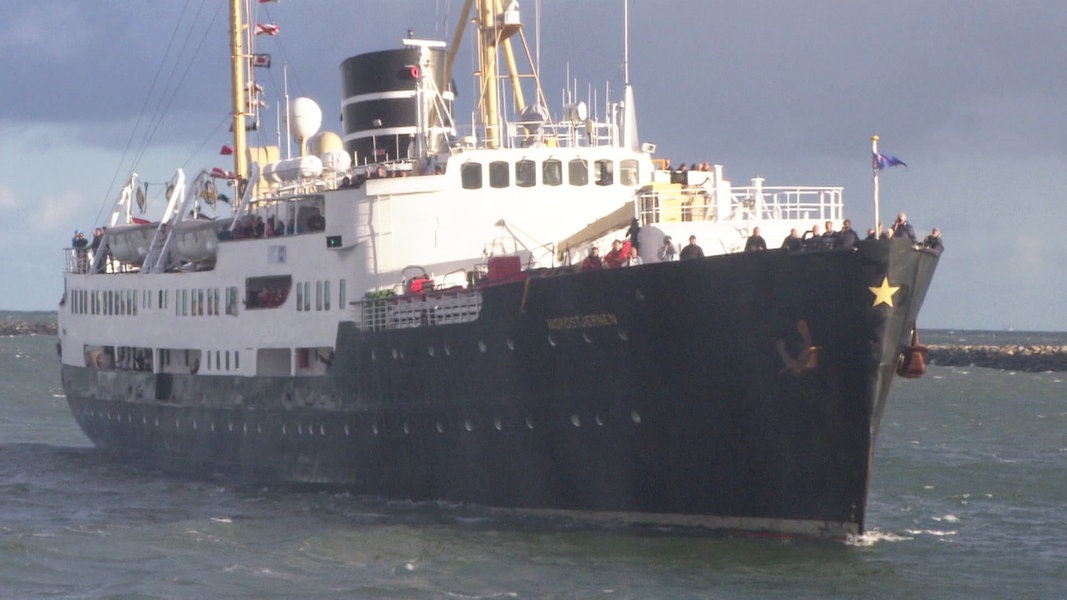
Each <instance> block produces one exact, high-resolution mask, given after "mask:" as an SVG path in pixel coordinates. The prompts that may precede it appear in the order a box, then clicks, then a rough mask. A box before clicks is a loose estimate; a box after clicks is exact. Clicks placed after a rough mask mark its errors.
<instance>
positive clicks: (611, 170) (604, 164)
mask: <svg viewBox="0 0 1067 600" xmlns="http://www.w3.org/2000/svg"><path fill="white" fill-rule="evenodd" d="M593 176H594V178H595V179H596V184H597V185H611V184H613V183H615V163H613V162H612V161H610V160H608V159H606V158H602V159H600V160H598V161H596V162H595V163H593Z"/></svg>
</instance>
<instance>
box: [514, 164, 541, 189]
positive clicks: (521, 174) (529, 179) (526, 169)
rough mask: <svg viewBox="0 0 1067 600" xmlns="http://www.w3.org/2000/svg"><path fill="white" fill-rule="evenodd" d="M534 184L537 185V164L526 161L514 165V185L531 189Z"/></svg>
mask: <svg viewBox="0 0 1067 600" xmlns="http://www.w3.org/2000/svg"><path fill="white" fill-rule="evenodd" d="M535 183H537V163H535V162H534V161H532V160H526V159H523V160H520V161H519V162H517V163H515V185H517V186H519V187H533V185H534V184H535Z"/></svg>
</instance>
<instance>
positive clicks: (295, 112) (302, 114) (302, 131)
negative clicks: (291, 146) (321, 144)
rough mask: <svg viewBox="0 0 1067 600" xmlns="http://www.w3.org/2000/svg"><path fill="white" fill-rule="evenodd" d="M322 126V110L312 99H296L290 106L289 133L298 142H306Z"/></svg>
mask: <svg viewBox="0 0 1067 600" xmlns="http://www.w3.org/2000/svg"><path fill="white" fill-rule="evenodd" d="M321 125H322V109H321V108H319V105H318V104H316V103H315V101H314V100H312V99H311V98H304V97H300V98H296V99H295V100H293V102H292V104H291V105H290V106H289V133H290V134H292V135H293V137H295V138H297V139H298V140H301V141H303V140H306V139H308V138H310V137H311V136H313V135H315V133H317V132H318V130H319V127H320V126H321Z"/></svg>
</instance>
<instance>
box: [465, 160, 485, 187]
mask: <svg viewBox="0 0 1067 600" xmlns="http://www.w3.org/2000/svg"><path fill="white" fill-rule="evenodd" d="M459 178H460V180H461V181H462V182H463V189H465V190H477V189H480V188H481V187H482V163H479V162H468V163H463V167H462V168H461V169H460V170H459Z"/></svg>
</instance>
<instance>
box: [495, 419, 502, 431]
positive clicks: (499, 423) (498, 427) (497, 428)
mask: <svg viewBox="0 0 1067 600" xmlns="http://www.w3.org/2000/svg"><path fill="white" fill-rule="evenodd" d="M493 427H495V428H496V430H497V431H503V430H504V423H502V422H501V421H500V419H495V420H494V421H493Z"/></svg>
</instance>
